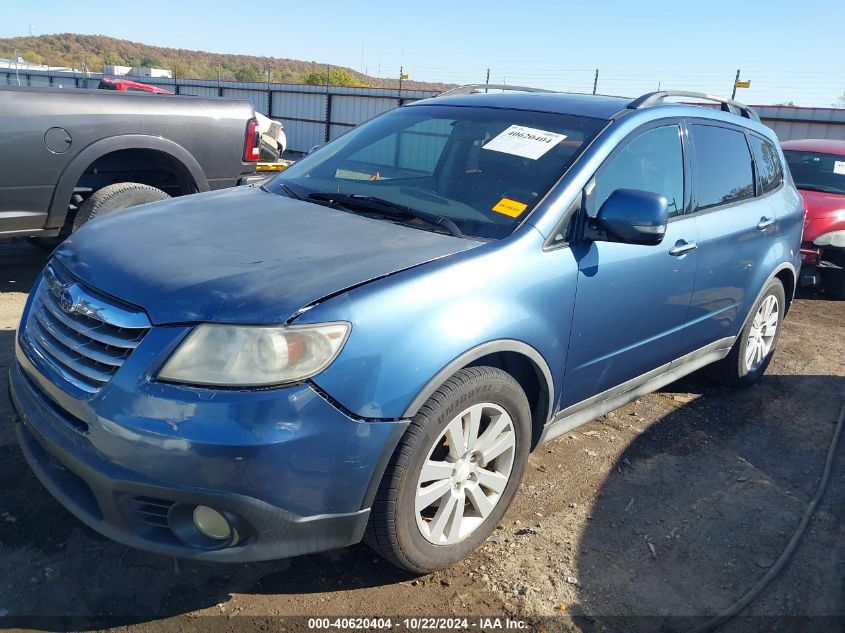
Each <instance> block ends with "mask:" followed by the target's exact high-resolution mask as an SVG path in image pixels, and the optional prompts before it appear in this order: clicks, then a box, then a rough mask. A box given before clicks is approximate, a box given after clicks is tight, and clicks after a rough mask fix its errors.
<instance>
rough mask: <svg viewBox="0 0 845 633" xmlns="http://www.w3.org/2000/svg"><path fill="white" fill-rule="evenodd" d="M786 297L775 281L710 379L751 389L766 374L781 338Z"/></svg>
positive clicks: (749, 315) (712, 371)
mask: <svg viewBox="0 0 845 633" xmlns="http://www.w3.org/2000/svg"><path fill="white" fill-rule="evenodd" d="M785 308H786V293H785V292H784V290H783V284H782V283H781V281H780V279H772V280H771V281H769V283H768V284H767V285H766V288H765V290H764V291H763V293H762V295H761V296H760V298H759V299H757V302H756V303H755V304H754V306H753V307H752V308H751V311H750V312H749V314H748V318H747V319H746V322H745V325H744V326H743V328H742V331H741V332H740V333H739V337H737V340H736V341H735V342H734V346H733V348H731V352H730V354H728V355H727V356H725V358H723V359H722V360H720V361H718V362H716V363H714V364H713V365H711V366H710V367H709V368H708V374H709V375H710V377H711V378H713V379H714V380H716V381H717V382H720V383H722V384H725V385H729V386H731V387H750V386H751V385H753V384H754V383H756V382H757V381H758V380H760V378H761V377H762V376H763V374H764V373H765V371H766V368H767V367H768V366H769V362H771V360H772V355H773V354H774V351H775V347H776V346H777V342H778V338H779V337H780V331H781V326H782V325H783V316H784V314H785Z"/></svg>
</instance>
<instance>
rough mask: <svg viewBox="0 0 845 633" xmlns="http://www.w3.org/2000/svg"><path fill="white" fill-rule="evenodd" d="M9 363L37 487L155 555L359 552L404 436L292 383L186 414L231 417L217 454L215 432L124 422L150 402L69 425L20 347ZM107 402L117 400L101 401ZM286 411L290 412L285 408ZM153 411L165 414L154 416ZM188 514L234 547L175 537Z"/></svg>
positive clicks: (141, 399) (396, 426)
mask: <svg viewBox="0 0 845 633" xmlns="http://www.w3.org/2000/svg"><path fill="white" fill-rule="evenodd" d="M17 355H18V361H19V362H17V363H15V365H14V367H13V368H12V370H11V372H10V392H11V396H12V401H13V403H14V405H15V409H16V410H17V412H18V414H19V416H20V419H19V421H18V423H17V424H16V433H17V436H18V440H19V442H20V446H21V449H22V451H23V453H24V456H25V457H26V459H27V461H28V463H29V464H30V466H31V467H32V470H33V471H34V473H35V474H36V476H37V477H38V479H39V480H40V481H41V482H42V484H43V485H44V486H45V487H46V488H47V489H48V490H49V491H50V492H51V493H52V494H53V495H54V496H55V497H56V498H57V499H58V500H59V502H60V503H62V505H64V506H65V507H66V508H67V509H68V510H69V511H70V512H71V513H72V514H74V515H75V516H76V517H77V518H78V519H80V520H81V521H82V522H83V523H85V524H87V525H88V526H89V527H91V528H93V529H95V530H97V531H98V532H100V533H102V534H104V535H105V536H107V537H109V538H111V539H114V540H115V541H118V542H121V543H124V544H126V545H129V546H131V547H137V548H140V549H145V550H149V551H153V552H157V553H160V554H164V555H171V556H179V557H185V558H196V559H205V560H215V561H221V562H223V561H226V562H241V561H257V560H269V559H276V558H285V557H289V556H295V555H300V554H306V553H311V552H317V551H325V550H329V549H335V548H339V547H344V546H347V545H350V544H353V543H356V542H358V541H359V540H360V539H361V538H362V536H363V533H364V529H365V527H366V523H367V519H368V515H369V504H370V503H371V500H372V496H373V494H374V492H375V488H376V487H377V485H378V481H379V480H380V478H381V475H382V473H383V470H384V467H385V465H386V462H387V459H389V455H390V454H391V453H392V451H393V448H394V447H395V444H396V442H397V441H398V438H399V437H400V436H401V433H402V431H403V430H404V428H405V426H406V423H404V422H402V421H399V422H367V421H361V420H354V419H351V418H349V417H347V416H346V415H345V414H343V413H342V412H340V411H339V410H337V409H336V408H334V407H333V406H332V405H331V404H330V403H328V402H327V401H326V400H325V399H324V398H323V397H322V396H320V395H319V394H317V393H316V392H314V391H313V390H312V389H311V388H310V387H308V386H306V385H302V386H300V387H296V388H292V389H289V390H278V391H277V392H276V393H277V397H276V400H277V401H278V402H277V405H278V406H276V407H275V408H274V407H272V406H269V405H268V403H267V400H268V392H264V393H263V394H256V402H254V403H253V404H252V405H249V404H248V403H246V402H244V401H243V399H242V398H237V399H236V400H235V401H231V400H230V401H226V399H225V398H224V399H223V401H222V402H220V403H214V402H213V399H212V400H211V401H210V402H204V403H202V405H201V406H196V407H195V408H194V412H195V413H196V414H197V415H198V417H199V418H200V420H202V419H203V416H204V415H209V414H211V412H212V411H213V410H214V408H215V407H217V408H221V409H222V410H221V411H218V412H217V414H218V415H220V414H228V415H229V416H231V417H230V418H229V424H231V425H233V426H234V427H237V428H238V430H239V431H240V434H239V433H233V434H232V435H233V436H234V437H236V438H238V444H237V445H226V444H220V443H219V442H220V441H221V440H223V439H224V438H225V433H223V434H221V433H218V437H217V438H216V440H215V441H209V440H208V439H204V440H202V441H199V440H196V441H195V440H192V439H191V438H190V437H186V433H189V432H190V426H188V427H183V428H179V424H178V420H169V421H168V420H143V421H140V420H135V421H134V423H130V424H127V421H132V420H133V417H132V414H133V413H134V414H136V415H137V413H138V411H137V409H139V410H141V411H143V410H144V408H145V407H146V408H148V409H149V408H150V406H151V404H155V403H151V402H150V401H149V397H148V396H146V397H145V396H143V395H138V396H137V401H136V402H134V406H135V408H136V411H132V410H131V408H130V410H128V411H126V410H122V411H120V415H118V416H115V417H116V418H117V419H118V420H120V421H119V422H118V421H116V420H115V419H106V418H103V417H101V416H98V415H87V414H83V415H80V412H82V411H84V410H85V407H97V406H99V407H100V408H101V409H102V408H103V406H104V405H103V403H102V402H101V401H100V400H102V397H103V395H104V394H100V395H99V396H97V397H95V398H94V399H93V400H92V402H90V403H87V404H86V405H85V406H84V407H83V408H82V409H77V411H76V413H77V415H74V414H72V413H70V412H69V411H68V410H67V408H65V407H63V405H62V403H60V402H58V401H57V400H58V398H56V396H57V394H59V393H60V392H59V391H58V390H56V387H55V385H47V386H49V387H50V389H49V392H52V393H49V392H48V391H47V390H45V389H43V388H42V384H43V383H44V381H45V378H44V376H42V375H41V374H40V373H39V372H38V371H37V368H36V367H35V366H33V365H32V363H31V360H30V359H29V358H28V357H27V356H26V355H25V354H24V353H23V352H22V351H21V349H20V346H19V347H18V351H17ZM116 382H118V383H119V381H116ZM108 388H109V386H108V385H107V387H106V388H105V389H104V390H103V391H104V392H105V391H106V390H107V389H108ZM174 389H176V388H174ZM291 391H292V392H293V393H291ZM279 394H281V395H279ZM109 399H113V400H115V401H116V402H118V403H120V402H121V400H122V398H120V397H115V396H112V397H111V398H109V396H108V395H106V400H109ZM98 401H99V402H98ZM291 402H294V403H295V404H296V406H297V407H299V409H298V410H296V409H291V408H290V407H289V406H288V405H290V404H291ZM279 403H280V404H279ZM159 404H160V403H159ZM174 404H175V403H174ZM130 406H131V405H130ZM262 406H263V408H264V410H263V411H262ZM244 407H246V408H247V409H248V411H247V413H248V414H249V419H247V418H246V416H245V411H244V410H243V409H244ZM152 410H157V411H158V412H159V413H166V409H164V408H162V407H161V406H159V407H158V408H156V407H155V406H153V407H152ZM218 421H219V420H214V419H209V422H208V423H210V424H215V423H217V422H218ZM142 422H144V423H146V425H149V424H150V423H153V422H159V424H160V428H158V429H157V431H156V432H155V433H152V432H150V431H149V428H144V426H145V424H144V423H142ZM162 422H165V423H167V422H169V423H170V424H169V426H168V424H163V425H162V424H161V423H162ZM247 423H248V424H250V425H251V426H252V430H254V431H257V435H256V434H255V433H253V434H252V440H253V441H254V442H253V444H252V445H248V446H247V445H244V435H243V431H244V429H243V426H242V425H243V424H247ZM268 426H270V427H273V430H275V431H277V432H276V433H274V432H272V431H269V430H268ZM167 428H169V429H170V430H169V431H166V430H165V429H167ZM218 431H220V429H219V430H218ZM197 505H205V506H209V507H212V508H214V509H216V510H218V511H219V512H221V513H222V514H224V515H225V516H227V517H229V518H230V519H231V525H232V526H233V527H234V528H236V530H235V531H236V533H237V535H238V537H237V538H236V539H234V540H232V541H231V542H226V543H223V542H220V543H201V544H198V542H197V540H196V539H187V540H186V539H185V538H183V536H180V535H184V533H185V532H184V530H185V525H183V524H184V523H185V518H184V517H185V516H191V512H190V511H191V509H192V508H193V507H195V506H197ZM180 517H181V519H180ZM179 521H181V523H179Z"/></svg>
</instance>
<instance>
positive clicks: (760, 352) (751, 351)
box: [745, 295, 780, 372]
mask: <svg viewBox="0 0 845 633" xmlns="http://www.w3.org/2000/svg"><path fill="white" fill-rule="evenodd" d="M779 321H780V311H779V306H778V300H777V297H775V296H774V295H769V296H768V297H766V298H765V299H764V300H763V303H761V304H760V307H759V308H758V309H757V314H755V315H754V320H753V321H752V322H751V329H750V330H749V332H748V342H747V344H746V346H745V369H746V370H747V371H749V372H751V371H754V370H755V369H757V368H758V367H759V366H760V365H762V364H763V361H764V360H765V359H766V357H767V356H768V355H769V352H771V350H772V345H773V344H774V341H775V334H777V331H778V325H779Z"/></svg>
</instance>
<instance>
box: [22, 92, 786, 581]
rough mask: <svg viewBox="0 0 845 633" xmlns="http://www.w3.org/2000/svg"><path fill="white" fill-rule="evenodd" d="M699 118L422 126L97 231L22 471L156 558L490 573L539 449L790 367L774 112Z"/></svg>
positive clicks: (424, 118) (363, 131) (80, 252)
mask: <svg viewBox="0 0 845 633" xmlns="http://www.w3.org/2000/svg"><path fill="white" fill-rule="evenodd" d="M677 96H684V97H690V95H688V94H686V93H670V92H659V93H652V94H649V95H644V96H643V97H640V98H638V99H636V100H633V101H631V100H630V99H623V98H615V97H613V98H611V97H601V96H583V95H571V94H542V93H537V92H526V91H523V92H510V93H507V94H505V93H496V94H493V93H488V94H464V95H452V96H443V97H440V98H435V99H429V100H425V101H420V102H417V103H414V104H411V105H408V106H406V107H400V108H397V109H395V110H392V111H390V112H388V113H386V114H384V115H382V116H380V117H378V118H376V119H374V120H372V121H370V122H369V123H366V124H364V125H362V126H360V127H358V128H356V129H354V130H352V131H350V132H349V133H347V134H345V135H344V136H342V137H340V138H338V139H337V140H335V141H333V142H331V143H329V144H328V145H326V146H324V147H322V148H320V149H318V150H317V151H315V152H314V153H312V154H310V155H309V156H307V157H306V158H304V159H303V160H301V161H300V162H298V163H296V164H294V165H293V166H292V167H290V168H289V169H288V170H287V171H285V172H283V173H282V174H280V175H279V176H277V177H276V178H275V179H274V180H272V181H271V182H270V183H269V184H267V185H266V186H263V187H251V188H238V189H230V190H225V191H217V192H212V193H206V194H200V195H194V196H189V197H184V198H180V199H176V200H171V201H166V202H161V203H154V204H149V205H145V206H143V207H136V208H134V209H132V210H129V211H122V212H116V213H114V214H111V215H108V216H106V217H103V218H101V219H98V220H96V221H94V222H91V223H90V224H87V225H86V226H85V227H83V229H82V230H80V231H79V232H78V233H77V234H74V235H73V236H71V238H70V239H68V240H67V241H66V242H65V243H64V244H62V245H61V246H60V247H59V248H58V249H57V250H56V251H55V252H54V254H53V256H52V258H51V260H50V261H49V263H48V265H47V267H46V269H45V270H44V273H43V275H42V276H41V277H40V279H39V280H38V282H37V283H36V285H35V287H34V288H33V290H32V292H31V295H30V298H29V301H28V303H27V305H26V309H25V312H24V314H23V318H22V321H21V325H20V328H19V330H18V334H17V337H16V342H17V345H16V347H17V349H16V363H15V364H14V367H13V368H12V370H11V391H12V395H13V399H14V403H15V406H16V408H17V411H18V412H19V415H20V422H19V423H18V424H17V425H16V429H17V436H18V439H19V442H20V445H21V448H22V450H23V452H24V454H25V456H26V458H27V460H28V462H29V464H30V465H31V467H32V469H33V470H34V472H35V474H36V475H37V476H38V478H39V479H40V480H41V482H42V483H43V485H44V486H45V487H46V488H47V489H48V490H49V491H50V492H51V493H52V494H53V495H55V496H56V498H57V499H58V500H59V501H60V502H61V503H62V504H64V505H65V506H66V507H67V508H68V510H70V511H71V512H72V513H73V514H74V515H75V516H76V517H78V518H79V519H80V520H81V521H83V522H84V523H86V524H87V525H89V526H91V527H92V528H94V529H95V530H98V531H99V532H101V533H103V534H105V535H106V536H109V537H111V538H113V539H114V540H116V541H119V542H121V543H125V544H127V545H131V546H134V547H138V548H143V549H146V550H150V551H154V552H159V553H161V554H167V555H173V556H181V557H191V558H197V559H205V560H212V561H252V560H264V559H273V558H281V557H287V556H293V555H298V554H303V553H306V552H316V551H321V550H327V549H332V548H337V547H342V546H346V545H350V544H353V543H356V542H358V541H360V540H362V539H363V540H366V542H367V543H368V544H369V545H370V546H371V547H373V548H374V549H375V550H376V551H377V552H379V553H380V554H381V555H383V556H384V557H386V558H387V559H388V560H390V561H391V562H393V563H394V564H396V565H399V566H400V567H403V568H405V569H408V570H410V571H413V572H418V573H422V572H428V571H431V570H434V569H437V568H441V567H443V566H446V565H449V564H450V563H452V562H454V561H456V560H458V559H460V558H461V557H463V556H465V555H467V554H469V553H470V552H472V551H473V549H475V548H476V547H477V546H478V545H479V544H480V543H481V542H482V541H484V540H485V538H486V537H487V536H488V535H489V533H490V532H491V530H493V528H494V527H495V526H496V525H497V524H498V523H499V522H500V520H501V519H502V516H503V515H504V513H505V512H506V510H507V508H508V506H509V504H510V503H511V500H512V499H513V496H514V493H515V492H516V489H517V487H518V485H519V482H520V479H521V478H522V475H523V472H524V470H525V466H526V462H527V459H528V455H529V452H530V451H531V450H532V449H535V448H536V447H537V446H539V445H541V444H543V443H544V442H547V441H549V440H551V439H553V438H555V437H557V436H559V435H561V434H562V433H565V432H567V431H568V430H570V429H573V428H575V427H577V426H578V425H580V424H583V423H585V422H587V421H589V420H592V419H593V418H595V417H597V416H599V415H602V414H604V413H606V412H608V411H610V410H611V409H613V408H615V407H618V406H620V405H622V404H624V403H625V402H628V401H629V400H631V399H633V398H636V397H638V396H640V395H642V394H644V393H647V392H649V391H652V390H654V389H657V388H659V387H661V386H662V385H665V384H667V383H669V382H672V381H674V380H676V379H678V378H680V377H681V376H683V375H685V374H688V373H690V372H692V371H694V370H696V369H699V368H702V367H705V366H709V371H710V372H711V374H712V375H713V376H714V377H716V378H717V379H719V380H721V381H722V382H725V383H727V384H730V385H735V386H747V385H751V384H753V383H754V382H755V381H757V380H758V379H759V378H760V377H761V375H762V374H763V372H764V371H765V370H766V367H767V365H768V363H769V361H770V359H771V357H772V353H773V351H774V349H775V345H776V343H777V340H778V334H779V333H780V330H781V325H782V322H783V318H784V314H785V312H786V310H787V309H788V307H789V302H790V300H791V299H792V296H793V292H794V288H795V281H796V271H797V269H798V267H799V266H800V259H799V257H800V256H799V245H800V240H801V229H802V217H803V207H802V202H801V198H800V196H799V194H798V192H797V191H796V189H795V187H794V186H793V184H792V181H791V179H790V176H789V172H788V171H787V170H786V169H785V168H784V158H783V154H782V152H781V150H780V148H779V147H778V144H777V139H776V137H775V136H774V134H773V133H772V131H771V130H769V129H768V128H767V127H765V126H763V125H761V124H760V122H759V119H758V117H757V116H756V113H754V112H753V111H752V110H751V109H749V108H747V107H745V106H743V105H741V104H738V103H736V102H734V101H728V100H718V99H714V98H712V97H706V96H705V95H692V97H693V98H695V97H700V98H705V99H709V100H715V101H717V102H718V103H719V104H720V106H721V108H720V109H718V110H717V109H714V108H708V107H701V106H698V105H682V104H678V103H672V102H670V101H668V100H667V98H668V97H677ZM127 236H130V237H127Z"/></svg>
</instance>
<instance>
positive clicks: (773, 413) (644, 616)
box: [569, 374, 845, 631]
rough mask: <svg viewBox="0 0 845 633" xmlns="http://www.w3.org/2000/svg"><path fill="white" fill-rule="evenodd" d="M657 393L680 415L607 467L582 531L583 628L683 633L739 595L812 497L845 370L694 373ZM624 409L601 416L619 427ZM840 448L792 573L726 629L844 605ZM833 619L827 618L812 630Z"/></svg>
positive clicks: (577, 610) (836, 610) (763, 625)
mask: <svg viewBox="0 0 845 633" xmlns="http://www.w3.org/2000/svg"><path fill="white" fill-rule="evenodd" d="M658 393H662V395H663V397H664V399H665V400H667V401H668V403H667V405H666V406H667V408H669V409H671V411H670V412H669V413H668V414H666V415H664V416H663V417H662V418H660V419H659V421H657V422H656V423H654V424H652V425H651V426H650V427H649V428H648V429H647V430H645V431H644V432H643V433H642V434H640V435H638V436H637V437H636V438H635V439H634V440H633V441H632V442H631V443H630V445H628V446H627V447H626V450H625V451H624V453H623V454H622V455H621V457H620V458H619V460H618V461H617V462H616V463H614V464H613V467H612V468H611V469H609V470H608V473H609V474H608V475H607V477H606V479H605V480H604V483H603V485H602V486H601V487H600V489H599V491H598V494H597V495H596V497H595V501H594V505H593V506H592V507H591V508H590V509H589V510H588V511H589V518H588V520H587V521H586V523H585V528H584V530H583V532H582V534H581V535H580V537H579V539H578V546H577V554H576V560H577V578H578V582H579V585H580V587H581V592H580V599H581V602H580V604H577V605H571V606H570V609H569V612H570V613H572V614H577V615H578V619H579V621H580V624H581V628H582V630H584V631H593V630H596V631H598V630H606V629H607V627H610V629H611V630H636V631H667V630H673V631H675V630H688V629H690V628H692V626H693V625H699V624H702V622H703V621H704V620H705V619H706V617H707V616H712V615H715V614H717V613H719V612H721V611H722V610H723V609H725V608H727V607H728V606H730V605H731V604H733V603H734V601H736V600H737V599H739V598H740V597H741V596H743V594H744V593H745V592H746V591H747V590H748V589H750V588H751V587H752V585H754V584H755V583H756V582H757V581H758V580H759V579H760V577H762V576H763V575H764V574H765V573H766V572H767V571H768V569H769V568H770V567H771V566H772V565H773V564H774V562H775V561H776V560H777V558H778V557H779V555H780V553H781V552H782V551H783V550H784V548H785V547H786V545H787V542H788V541H789V539H790V538H791V536H792V534H793V532H794V530H795V529H796V527H797V526H798V524H799V521H800V519H801V516H802V514H803V512H804V510H805V508H806V505H807V503H808V502H809V500H810V499H811V498H812V496H813V495H814V493H815V490H816V487H817V485H818V481H819V477H820V474H821V471H822V466H823V464H824V461H825V457H826V454H827V451H828V447H829V443H830V441H831V438H832V434H833V431H834V427H835V421H836V419H837V416H838V412H839V408H840V407H841V406H842V404H843V397H845V378H843V377H841V376H833V375H822V376H806V375H805V376H797V375H789V376H786V375H766V376H764V377H763V379H762V380H761V382H760V383H758V384H757V385H756V386H754V387H752V388H750V389H743V390H732V389H728V388H725V387H721V386H717V385H714V384H713V383H711V382H709V381H708V380H707V379H706V378H704V377H702V376H701V375H700V374H693V375H692V376H690V377H688V378H686V379H683V380H681V381H679V382H677V383H675V384H673V385H669V386H667V387H666V388H664V389H662V390H661V391H660V392H658ZM630 406H632V405H629V407H630ZM620 417H622V418H623V420H622V421H620V419H619V418H620ZM624 417H625V414H624V413H623V414H622V415H621V416H620V415H618V414H617V416H615V418H610V419H607V418H605V419H604V421H605V423H606V424H608V426H609V427H612V428H616V429H617V430H620V431H621V430H622V428H621V427H620V424H624ZM843 455H845V446H842V445H840V446H839V450H838V461H837V462H836V463H835V466H834V470H833V475H832V478H831V480H830V483H829V485H828V488H827V491H826V494H825V497H824V498H823V500H822V503H821V504H820V506H819V507H818V509H817V512H816V516H815V518H814V519H813V522H812V523H811V524H810V530H809V531H808V533H807V534H806V535H805V537H804V539H803V541H802V544H801V547H800V548H799V549H798V551H797V553H796V555H795V556H794V558H793V560H792V561H791V562H790V564H789V566H788V567H787V569H788V574H787V573H782V574H781V575H780V579H779V580H777V581H776V582H775V583H774V584H773V585H772V586H770V587H769V588H768V589H767V590H766V591H765V592H764V593H763V596H762V597H761V598H760V599H759V600H758V604H756V605H752V606H751V607H750V608H748V609H746V610H745V611H743V612H742V614H741V616H742V617H740V618H739V619H738V620H737V621H735V622H734V623H732V624H730V625H728V627H726V628H725V629H724V630H737V631H746V630H748V631H758V630H759V631H766V630H770V628H771V627H772V625H773V624H775V620H774V618H772V617H771V615H772V614H775V615H778V614H783V615H793V616H795V615H800V616H816V615H821V616H824V615H827V616H832V615H837V614H841V613H842V611H841V609H842V605H841V604H840V600H841V599H842V598H841V591H842V587H841V582H842V581H841V579H842V578H845V539H843V538H842V535H843V532H842V526H843V522H845V467H843ZM787 575H788V580H784V579H783V577H784V576H787ZM761 614H765V615H766V617H763V616H762V615H761ZM755 616H756V617H755ZM840 617H841V616H840ZM794 624H796V625H797V624H799V623H798V622H797V621H796V622H794ZM838 625H839V626H841V620H840V621H839V624H838ZM835 626H837V622H836V619H835V618H832V617H827V618H824V617H821V618H820V619H819V620H818V621H816V622H815V627H816V628H815V629H813V630H819V631H821V630H834V629H833V628H830V629H828V627H835ZM734 627H735V628H734ZM799 628H800V627H799ZM793 630H798V629H793ZM801 630H810V629H806V628H804V629H801ZM837 630H838V629H837Z"/></svg>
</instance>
